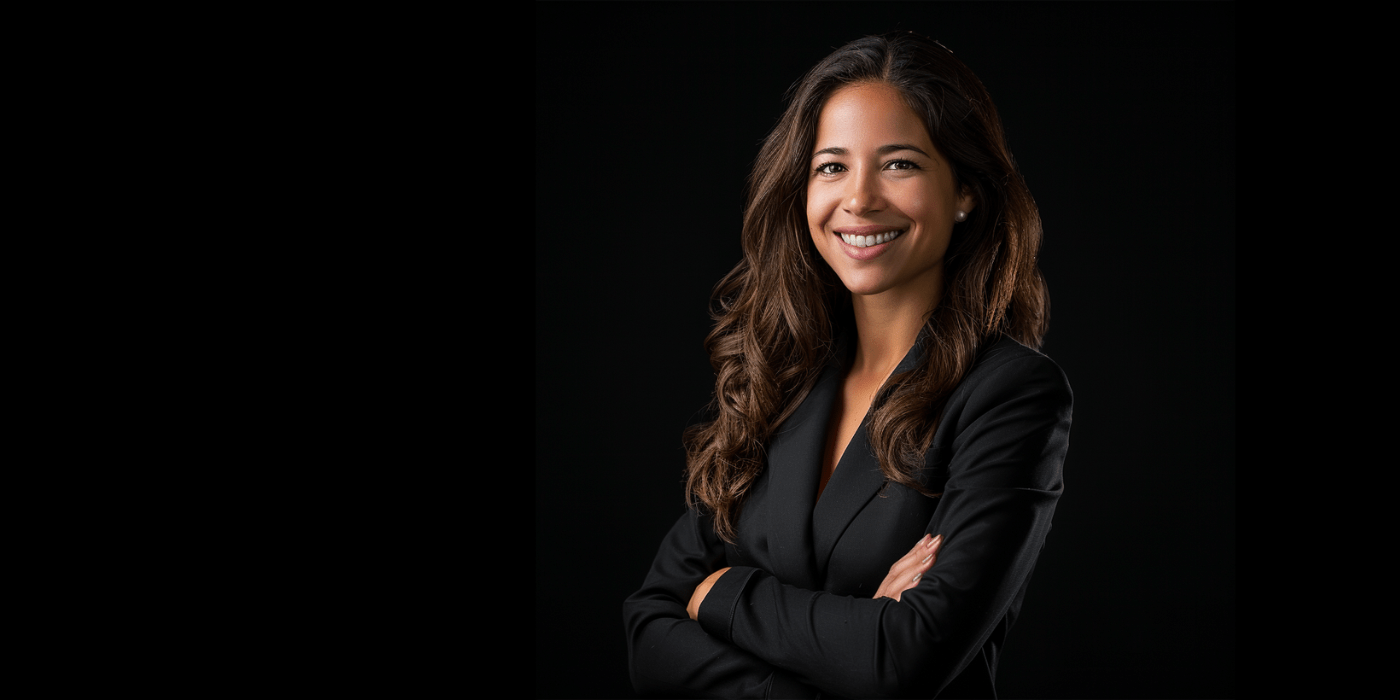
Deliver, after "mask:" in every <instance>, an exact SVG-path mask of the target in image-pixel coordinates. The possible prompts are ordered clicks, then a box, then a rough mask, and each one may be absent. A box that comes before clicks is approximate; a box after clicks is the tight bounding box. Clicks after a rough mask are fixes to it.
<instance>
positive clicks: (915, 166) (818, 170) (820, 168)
mask: <svg viewBox="0 0 1400 700" xmlns="http://www.w3.org/2000/svg"><path fill="white" fill-rule="evenodd" d="M895 163H905V164H907V165H908V166H909V167H907V168H897V170H920V168H919V164H918V163H915V162H914V161H912V160H892V161H890V162H888V163H886V164H885V165H886V166H887V167H888V166H891V165H894V164H895ZM833 165H837V166H840V167H843V168H844V167H846V166H844V165H841V164H840V163H837V162H836V161H831V162H829V163H822V164H821V165H818V166H817V168H816V173H817V174H818V175H835V174H836V173H828V172H824V169H825V168H828V167H830V166H833Z"/></svg>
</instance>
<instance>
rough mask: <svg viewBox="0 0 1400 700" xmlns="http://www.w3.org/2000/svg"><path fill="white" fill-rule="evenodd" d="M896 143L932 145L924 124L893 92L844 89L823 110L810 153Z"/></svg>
mask: <svg viewBox="0 0 1400 700" xmlns="http://www.w3.org/2000/svg"><path fill="white" fill-rule="evenodd" d="M896 141H902V142H914V143H917V144H919V145H926V146H932V145H933V143H932V140H931V139H930V138H929V135H928V129H927V128H926V127H925V126H924V122H923V120H922V119H920V118H919V115H918V114H916V113H915V112H914V110H912V109H910V108H909V105H908V104H905V102H904V98H903V97H901V96H900V94H899V92H898V91H896V90H895V89H894V88H892V87H890V86H888V85H884V84H859V85H847V86H845V87H843V88H841V89H839V90H837V91H836V92H834V93H832V95H831V97H830V98H829V99H827V101H826V104H825V105H823V106H822V111H821V115H820V116H819V117H818V118H817V144H816V148H815V149H813V150H818V149H821V148H826V147H831V146H839V147H843V148H860V147H861V146H863V145H870V146H872V147H877V146H880V145H884V144H886V143H892V142H896Z"/></svg>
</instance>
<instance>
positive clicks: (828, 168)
mask: <svg viewBox="0 0 1400 700" xmlns="http://www.w3.org/2000/svg"><path fill="white" fill-rule="evenodd" d="M835 168H840V169H841V170H845V169H846V166H844V165H842V164H840V163H834V162H833V163H822V164H821V165H818V166H817V172H818V173H821V174H822V175H835V174H836V173H837V172H838V171H837V170H835Z"/></svg>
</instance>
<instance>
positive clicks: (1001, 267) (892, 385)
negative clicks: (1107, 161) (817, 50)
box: [684, 32, 1050, 544]
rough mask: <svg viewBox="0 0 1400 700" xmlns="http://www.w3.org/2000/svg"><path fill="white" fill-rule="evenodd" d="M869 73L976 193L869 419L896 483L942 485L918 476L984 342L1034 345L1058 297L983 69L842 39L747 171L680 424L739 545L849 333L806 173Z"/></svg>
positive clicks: (698, 489)
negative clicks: (825, 111)
mask: <svg viewBox="0 0 1400 700" xmlns="http://www.w3.org/2000/svg"><path fill="white" fill-rule="evenodd" d="M871 82H881V83H885V84H888V85H890V86H893V87H894V88H896V89H897V90H898V91H899V92H900V94H901V95H903V97H904V99H905V101H906V102H907V103H908V105H909V107H910V108H912V109H913V110H914V112H915V113H916V114H918V115H919V116H921V117H922V118H923V121H924V124H925V125H926V126H927V128H928V133H929V136H930V137H931V139H932V141H933V143H934V145H935V146H937V147H938V149H939V150H940V151H942V153H943V155H944V156H946V158H947V159H948V161H949V162H950V165H951V166H952V170H953V173H954V177H955V178H956V184H957V186H958V188H959V189H962V188H963V187H966V188H968V189H970V190H971V191H972V193H973V194H974V196H975V197H976V201H977V206H976V207H974V208H973V211H972V212H971V213H969V214H968V217H967V220H966V221H964V222H962V223H959V224H957V225H956V226H955V227H954V229H953V237H952V239H951V241H950V242H949V246H948V251H947V253H946V255H945V257H944V284H945V287H944V290H943V294H942V300H941V301H940V302H939V303H938V305H937V307H936V308H934V309H933V311H932V312H931V313H930V315H929V316H928V318H927V319H926V320H925V328H924V333H923V334H922V337H924V338H925V339H926V341H927V344H926V347H925V348H924V350H925V352H924V353H923V354H922V360H921V361H920V363H919V364H918V365H917V366H916V367H915V368H913V369H912V370H911V371H907V372H902V373H899V374H898V375H896V376H891V377H890V378H889V379H888V380H887V381H886V382H885V384H884V385H883V386H882V387H881V388H880V390H879V391H878V392H877V393H876V395H875V398H874V399H873V401H872V403H871V410H872V413H871V417H870V420H869V422H868V424H867V430H868V433H869V437H870V444H871V446H872V447H873V449H874V451H875V456H876V458H877V459H878V461H879V464H880V469H881V471H883V472H884V475H885V477H886V479H887V485H888V483H890V482H892V483H898V484H902V485H904V486H907V487H909V488H911V489H914V490H916V491H918V492H919V493H922V494H924V495H926V496H929V497H935V496H937V495H938V494H935V493H932V492H930V490H929V489H928V488H927V487H926V486H925V485H924V483H923V481H922V480H921V479H920V476H921V471H922V469H923V468H924V456H925V453H926V452H927V450H928V448H929V444H930V443H931V441H932V439H933V433H934V429H935V428H936V427H937V422H938V417H939V415H940V413H941V411H942V408H943V406H944V404H945V403H946V401H947V399H948V396H949V395H950V394H951V393H952V391H953V389H954V388H955V387H956V386H957V385H958V382H960V381H961V380H962V378H963V376H964V375H965V374H966V373H967V371H968V369H969V368H970V367H971V366H972V363H973V360H974V359H975V358H976V357H977V353H978V350H979V348H982V347H983V346H984V345H985V344H987V343H988V341H989V340H994V339H995V337H996V336H998V335H1000V334H1005V335H1008V336H1010V337H1011V338H1014V339H1015V340H1017V341H1019V342H1020V343H1021V344H1023V345H1026V346H1029V347H1031V348H1035V349H1039V348H1040V346H1041V342H1042V340H1043V338H1044V336H1045V332H1046V329H1047V325H1048V321H1049V309H1050V297H1049V295H1048V293H1047V291H1046V288H1045V282H1044V279H1043V278H1042V276H1041V274H1040V270H1039V269H1038V267H1037V266H1036V254H1037V252H1038V251H1039V249H1040V239H1041V227H1040V214H1039V212H1038V211H1037V209H1036V206H1035V201H1034V200H1033V199H1032V198H1031V195H1030V192H1029V191H1028V190H1027V189H1026V185H1025V182H1024V181H1023V179H1022V178H1021V174H1020V172H1019V171H1018V169H1017V167H1016V161H1015V160H1014V159H1013V158H1012V156H1011V151H1010V150H1009V149H1008V148H1007V146H1006V139H1005V137H1004V136H1003V134H1002V127H1001V118H1000V117H999V116H998V115H997V111H996V107H995V105H993V104H992V99H991V96H990V95H988V94H987V89H986V88H985V87H984V86H983V85H982V81H980V80H978V78H977V76H976V75H973V73H972V71H971V70H969V69H968V68H967V66H965V65H964V64H963V63H962V61H960V60H958V59H957V58H955V57H954V56H953V53H952V52H951V51H950V50H948V49H947V48H945V47H944V46H943V45H942V44H940V43H938V42H935V41H932V40H929V39H927V38H924V37H921V36H919V35H917V34H914V33H912V32H909V33H898V34H887V35H883V36H871V37H865V38H862V39H858V40H856V41H852V42H851V43H849V44H846V45H845V46H842V47H841V48H839V49H837V50H836V51H835V52H834V53H832V54H831V55H829V56H827V57H826V58H825V59H823V60H822V61H821V62H820V63H818V64H817V65H816V66H815V67H813V68H812V69H811V70H810V71H809V72H808V73H807V75H806V76H804V77H803V78H802V79H801V80H800V81H798V82H797V83H795V84H794V85H793V86H792V87H791V88H789V89H788V91H787V93H786V95H785V99H786V101H787V105H788V106H787V108H786V110H785V111H784V112H783V115H782V118H781V119H780V120H779V122H778V124H777V126H775V127H774V129H773V131H772V133H770V134H769V135H768V138H767V139H766V140H765V141H764V142H763V147H762V148H761V149H760V151H759V154H758V158H757V160H756V161H755V163H754V167H753V172H752V173H751V174H750V176H749V180H748V192H747V205H746V207H745V211H744V223H743V230H742V233H741V237H742V246H743V254H744V257H743V260H741V261H740V262H739V264H738V265H736V266H735V267H734V269H733V270H732V271H730V273H729V274H728V275H726V276H725V277H724V278H723V279H722V280H720V282H719V283H718V284H717V285H716V286H715V290H714V297H713V305H712V307H711V315H712V316H713V318H714V320H715V326H714V330H712V331H711V332H710V334H709V336H708V337H707V338H706V339H705V347H706V349H707V350H708V351H709V353H710V364H711V365H712V366H713V367H714V370H715V374H716V378H715V392H714V397H713V401H712V402H711V405H710V415H711V416H712V417H713V420H709V421H708V422H704V423H700V424H697V425H695V426H692V427H691V428H689V429H687V430H686V432H685V437H684V442H685V447H686V455H687V464H686V503H687V505H688V506H690V507H696V506H697V505H703V507H704V508H705V509H707V510H709V511H710V512H712V513H713V515H714V526H715V531H716V532H717V534H718V535H719V536H720V537H721V538H723V539H724V540H725V541H726V542H729V543H731V544H733V543H734V542H735V541H736V532H735V524H736V523H737V522H738V517H739V509H740V507H741V505H742V503H743V499H744V495H745V494H746V493H747V491H748V489H749V487H750V486H751V485H752V484H753V483H754V480H755V479H756V478H757V477H758V476H759V474H761V473H762V471H763V469H764V466H765V463H766V459H765V452H764V449H765V446H766V445H767V443H768V440H769V438H770V437H771V436H772V434H773V431H774V430H775V429H776V428H777V427H778V426H779V425H780V424H782V422H783V421H784V420H785V419H787V417H788V416H790V415H791V414H792V412H793V411H794V410H795V409H796V408H797V406H798V405H800V404H801V403H802V401H803V399H805V398H806V396H807V394H808V393H809V392H810V391H811V389H812V386H813V385H814V384H815V383H816V381H817V379H818V377H819V376H820V375H821V372H822V369H823V368H824V367H825V365H826V363H827V362H828V361H830V360H832V353H833V352H834V351H835V348H836V342H835V341H836V339H837V337H838V336H840V335H841V334H845V333H853V332H854V327H853V325H854V321H853V316H852V314H851V311H850V308H851V300H850V292H849V291H848V290H847V289H846V288H845V286H844V285H843V284H842V283H841V280H840V279H839V278H838V277H837V276H836V274H835V272H834V271H833V270H832V269H831V267H830V266H829V265H827V264H826V261H825V260H823V259H822V257H821V255H820V254H819V253H818V252H817V251H816V248H815V245H814V244H813V242H812V238H811V234H810V233H809V229H808V223H807V217H806V198H807V182H808V174H809V173H808V168H809V164H810V162H811V155H812V149H813V148H814V144H815V141H816V133H817V121H818V117H819V115H820V114H821V109H822V106H823V105H825V104H826V101H827V99H828V98H829V97H830V96H831V95H832V94H833V93H835V92H836V91H837V90H838V89H840V88H842V87H845V86H847V85H851V84H855V83H871ZM813 468H814V469H815V468H816V466H815V465H814V466H813Z"/></svg>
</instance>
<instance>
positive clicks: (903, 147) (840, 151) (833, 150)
mask: <svg viewBox="0 0 1400 700" xmlns="http://www.w3.org/2000/svg"><path fill="white" fill-rule="evenodd" d="M895 151H914V152H915V153H923V156H924V157H925V158H933V156H931V155H929V154H927V153H924V149H922V148H919V147H918V146H914V145H911V144H907V143H892V144H889V145H887V146H881V147H879V148H877V149H875V154H876V155H881V156H882V155H885V154H886V153H893V152H895ZM823 153H830V154H832V155H836V156H844V155H846V149H844V148H841V147H840V146H832V147H830V148H823V149H822V150H820V151H817V152H816V153H813V154H812V157H813V158H816V157H817V156H819V155H821V154H823Z"/></svg>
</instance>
